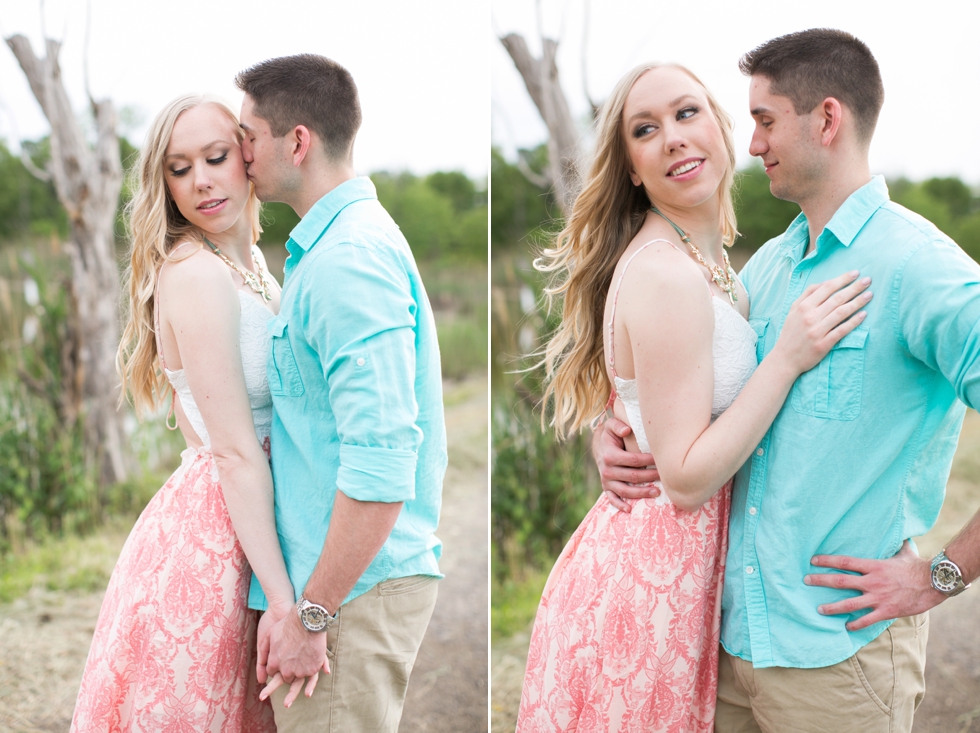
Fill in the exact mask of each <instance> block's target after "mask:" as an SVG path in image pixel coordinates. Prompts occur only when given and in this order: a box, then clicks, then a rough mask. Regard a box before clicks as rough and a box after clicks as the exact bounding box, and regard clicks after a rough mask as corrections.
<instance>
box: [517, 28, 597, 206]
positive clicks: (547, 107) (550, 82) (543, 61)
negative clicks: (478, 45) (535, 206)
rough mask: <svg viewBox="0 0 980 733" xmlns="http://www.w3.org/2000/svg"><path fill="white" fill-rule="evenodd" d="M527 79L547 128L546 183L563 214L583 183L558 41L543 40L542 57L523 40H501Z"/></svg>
mask: <svg viewBox="0 0 980 733" xmlns="http://www.w3.org/2000/svg"><path fill="white" fill-rule="evenodd" d="M500 42H501V43H502V44H503V46H504V48H505V49H506V50H507V53H508V54H509V55H510V58H511V60H512V61H513V62H514V66H516V67H517V71H518V72H519V73H520V75H521V78H522V79H523V80H524V86H525V87H527V91H528V94H530V95H531V100H532V101H533V102H534V106H535V107H537V108H538V112H539V113H540V115H541V119H542V120H544V124H545V125H546V126H547V128H548V169H547V171H546V176H547V180H548V182H549V183H550V185H551V187H553V189H554V192H555V198H556V199H557V201H558V205H559V206H560V207H561V210H562V213H563V214H565V215H567V214H568V212H569V211H570V210H571V207H572V203H573V202H574V200H575V195H576V194H577V193H578V189H579V184H580V182H581V171H580V165H581V161H580V155H581V150H580V145H579V134H578V131H577V130H576V127H575V120H574V119H573V118H572V113H571V111H570V110H569V108H568V100H567V99H566V98H565V93H564V92H563V91H562V88H561V84H560V82H559V79H558V64H557V63H556V58H555V57H556V55H557V53H558V42H557V41H555V40H552V39H550V38H542V39H541V46H542V55H541V57H540V58H537V57H535V56H533V55H531V52H530V50H528V47H527V42H526V41H525V40H524V37H523V36H521V35H519V34H517V33H508V34H507V35H506V36H503V37H502V38H501V39H500Z"/></svg>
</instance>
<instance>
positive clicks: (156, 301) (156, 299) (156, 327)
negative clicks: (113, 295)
mask: <svg viewBox="0 0 980 733" xmlns="http://www.w3.org/2000/svg"><path fill="white" fill-rule="evenodd" d="M185 244H188V242H181V243H180V244H178V245H177V246H176V247H174V248H173V249H172V250H171V251H170V254H173V253H174V252H176V251H177V250H178V249H180V248H181V247H183V246H184V245H185ZM168 261H169V260H164V262H163V264H162V265H160V269H159V271H157V284H156V286H155V287H154V288H153V338H154V340H155V341H156V345H157V357H158V358H159V359H160V366H162V367H163V372H164V375H166V373H167V360H166V359H164V358H163V334H161V332H160V281H161V280H162V279H163V268H164V267H166V266H167V262H168ZM167 381H168V382H169V381H170V378H169V377H168V378H167ZM176 402H177V390H176V389H175V388H174V386H173V384H171V385H170V410H169V411H168V412H167V419H166V421H165V424H166V426H167V429H168V430H176V429H177V427H178V426H177V420H176V419H174V424H173V425H172V426H171V424H170V418H171V417H172V416H173V414H174V404H175V403H176Z"/></svg>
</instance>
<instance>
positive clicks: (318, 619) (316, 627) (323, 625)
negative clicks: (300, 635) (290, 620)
mask: <svg viewBox="0 0 980 733" xmlns="http://www.w3.org/2000/svg"><path fill="white" fill-rule="evenodd" d="M296 613H298V614H299V620H300V623H301V624H303V628H305V629H306V630H307V631H313V632H319V631H326V630H327V629H328V628H329V626H330V624H331V623H332V622H333V621H335V620H336V618H337V614H336V613H335V614H333V615H332V616H331V615H330V612H329V611H328V610H327V609H326V608H324V607H323V606H321V605H320V604H318V603H314V602H313V601H308V600H307V599H306V598H304V597H303V596H300V597H299V600H298V601H297V602H296Z"/></svg>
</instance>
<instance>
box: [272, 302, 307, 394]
mask: <svg viewBox="0 0 980 733" xmlns="http://www.w3.org/2000/svg"><path fill="white" fill-rule="evenodd" d="M288 329H289V324H288V323H287V322H286V321H285V320H281V319H276V320H275V321H273V322H272V326H271V330H272V355H271V361H270V364H269V369H268V372H269V391H270V392H271V393H272V395H273V396H275V397H299V396H300V395H301V394H303V392H304V391H305V389H304V387H303V378H302V377H301V376H300V374H299V367H298V366H297V365H296V357H295V356H294V355H293V346H292V344H290V343H289V330H288Z"/></svg>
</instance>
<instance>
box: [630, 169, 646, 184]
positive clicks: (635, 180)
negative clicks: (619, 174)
mask: <svg viewBox="0 0 980 733" xmlns="http://www.w3.org/2000/svg"><path fill="white" fill-rule="evenodd" d="M630 181H632V182H633V185H634V186H639V185H640V184H641V183H643V181H641V180H640V177H639V176H638V175H636V173H635V172H633V171H630Z"/></svg>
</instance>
